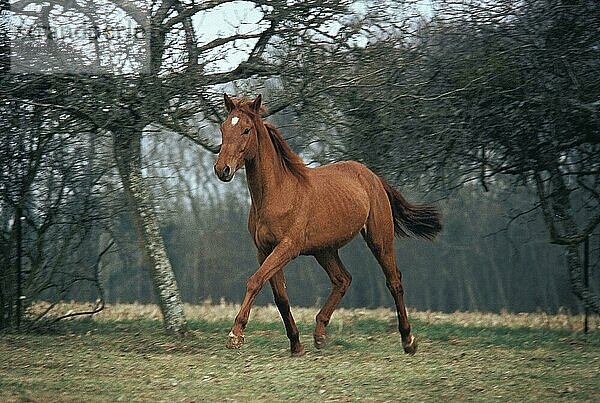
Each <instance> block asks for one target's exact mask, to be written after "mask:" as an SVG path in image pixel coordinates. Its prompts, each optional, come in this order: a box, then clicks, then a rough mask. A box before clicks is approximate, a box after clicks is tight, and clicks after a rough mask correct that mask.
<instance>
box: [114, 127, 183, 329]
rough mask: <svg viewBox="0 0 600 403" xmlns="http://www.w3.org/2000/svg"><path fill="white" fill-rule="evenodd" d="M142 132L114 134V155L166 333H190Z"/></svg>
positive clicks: (128, 131)
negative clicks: (146, 170) (153, 196)
mask: <svg viewBox="0 0 600 403" xmlns="http://www.w3.org/2000/svg"><path fill="white" fill-rule="evenodd" d="M141 138H142V134H141V130H139V131H138V130H123V131H120V132H118V133H113V141H114V144H113V146H114V152H115V158H116V161H117V167H118V170H119V175H120V176H121V181H122V183H123V190H124V192H125V196H126V198H127V202H128V204H129V208H130V211H131V216H132V221H133V224H134V226H135V230H136V234H137V238H138V241H139V243H140V248H141V250H142V253H143V256H144V259H145V261H146V264H147V266H148V268H149V269H150V272H151V274H152V281H153V283H154V288H155V292H156V296H157V298H158V302H159V306H160V310H161V312H162V315H163V321H164V325H165V328H166V330H167V331H168V332H169V333H172V334H176V335H184V334H185V333H186V331H187V327H186V322H185V316H184V314H183V305H182V303H181V298H180V296H179V289H178V286H177V281H176V279H175V275H174V273H173V269H172V268H171V263H170V261H169V258H168V256H167V252H166V249H165V245H164V243H163V240H162V237H161V235H160V228H159V225H158V220H157V217H156V213H155V211H154V208H153V207H152V203H151V200H150V194H149V191H148V188H147V186H146V184H145V182H144V179H143V177H142V168H141Z"/></svg>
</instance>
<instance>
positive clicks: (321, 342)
mask: <svg viewBox="0 0 600 403" xmlns="http://www.w3.org/2000/svg"><path fill="white" fill-rule="evenodd" d="M314 337H315V347H316V348H318V349H322V348H323V347H325V344H326V343H327V335H325V334H319V335H317V334H315V336H314Z"/></svg>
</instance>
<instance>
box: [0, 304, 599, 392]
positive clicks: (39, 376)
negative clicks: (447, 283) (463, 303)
mask: <svg viewBox="0 0 600 403" xmlns="http://www.w3.org/2000/svg"><path fill="white" fill-rule="evenodd" d="M236 308H237V307H235V306H232V305H219V306H213V305H208V304H205V305H201V306H187V309H186V313H187V316H188V318H190V321H189V323H190V329H191V334H190V336H189V337H186V338H183V339H177V338H173V337H169V336H166V335H165V334H164V331H163V329H162V326H161V323H160V321H159V320H158V310H157V309H156V307H153V306H146V305H120V306H113V307H108V308H107V309H106V310H105V311H104V312H102V313H101V314H100V315H97V316H96V317H95V318H93V319H83V320H82V319H79V320H72V321H69V322H67V323H64V324H60V325H59V326H56V327H55V328H53V329H52V330H51V331H44V332H39V331H38V332H28V333H7V334H3V335H2V336H1V338H0V356H1V357H2V360H1V361H0V401H40V402H46V401H169V402H171V401H185V402H190V401H239V402H246V401H269V402H270V401H354V400H365V401H400V400H405V399H407V400H409V401H413V400H416V401H438V400H441V399H445V400H449V401H464V400H476V401H487V400H502V401H555V400H557V399H561V400H563V399H564V400H577V401H598V400H600V335H599V334H600V331H599V329H598V321H597V319H595V322H593V327H594V329H593V330H592V331H591V333H589V334H588V335H587V336H585V335H583V334H582V333H581V332H580V330H579V328H580V326H581V318H580V317H573V316H569V315H564V314H563V315H544V314H529V315H509V314H502V315H491V314H477V313H455V314H440V313H426V312H412V313H411V318H412V324H413V329H414V331H415V334H416V335H417V337H418V338H419V340H420V344H419V351H418V352H417V354H416V355H415V356H407V355H405V354H403V352H402V346H401V343H400V338H399V336H398V334H397V332H396V322H395V318H394V314H393V312H391V311H389V310H386V309H378V310H340V311H338V312H336V314H334V315H335V316H334V318H333V319H332V323H331V324H330V326H329V328H330V334H331V340H330V341H329V344H328V345H327V347H326V348H325V349H323V350H317V349H315V348H314V347H313V346H312V336H311V333H312V327H313V318H314V315H315V314H316V310H315V309H297V308H296V309H294V312H295V313H296V317H297V321H298V323H299V327H300V331H301V334H302V340H303V342H304V344H305V347H306V350H307V354H306V355H305V356H304V357H300V358H292V357H290V356H289V351H288V342H287V339H286V337H285V334H284V331H283V326H282V324H281V323H280V320H279V318H278V316H277V311H276V309H275V308H273V307H263V308H258V309H255V310H254V314H253V315H252V317H251V320H250V324H249V325H248V328H247V330H246V345H245V346H244V347H243V348H242V349H240V350H227V349H225V347H224V346H225V342H226V338H227V333H228V332H229V330H230V326H231V322H232V319H233V316H234V315H235V311H236ZM64 309H65V310H67V309H76V308H69V307H66V308H64Z"/></svg>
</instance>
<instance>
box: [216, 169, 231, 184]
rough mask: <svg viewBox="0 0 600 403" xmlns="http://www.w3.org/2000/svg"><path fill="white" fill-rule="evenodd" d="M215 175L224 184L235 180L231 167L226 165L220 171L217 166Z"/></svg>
mask: <svg viewBox="0 0 600 403" xmlns="http://www.w3.org/2000/svg"><path fill="white" fill-rule="evenodd" d="M215 174H216V175H217V177H218V178H219V179H220V180H222V181H223V182H229V181H230V180H231V179H233V174H234V172H233V170H232V169H231V168H230V167H229V165H225V166H224V167H223V168H221V169H219V168H218V167H217V165H215Z"/></svg>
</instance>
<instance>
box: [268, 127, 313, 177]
mask: <svg viewBox="0 0 600 403" xmlns="http://www.w3.org/2000/svg"><path fill="white" fill-rule="evenodd" d="M264 124H265V127H266V128H267V132H268V133H269V137H270V138H271V141H272V142H273V146H274V147H275V151H276V152H277V155H279V157H280V158H281V162H282V165H283V166H284V168H286V169H287V170H288V171H289V172H290V173H291V174H292V175H294V176H295V177H296V178H298V179H300V180H301V181H305V180H306V177H307V173H308V168H307V167H306V165H304V161H302V158H300V157H299V156H298V154H296V153H295V152H294V150H292V148H291V147H290V146H289V144H288V143H287V142H286V141H285V139H284V138H283V136H282V135H281V132H280V131H279V130H278V129H277V128H276V127H275V126H274V125H273V124H272V123H269V122H264Z"/></svg>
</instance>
